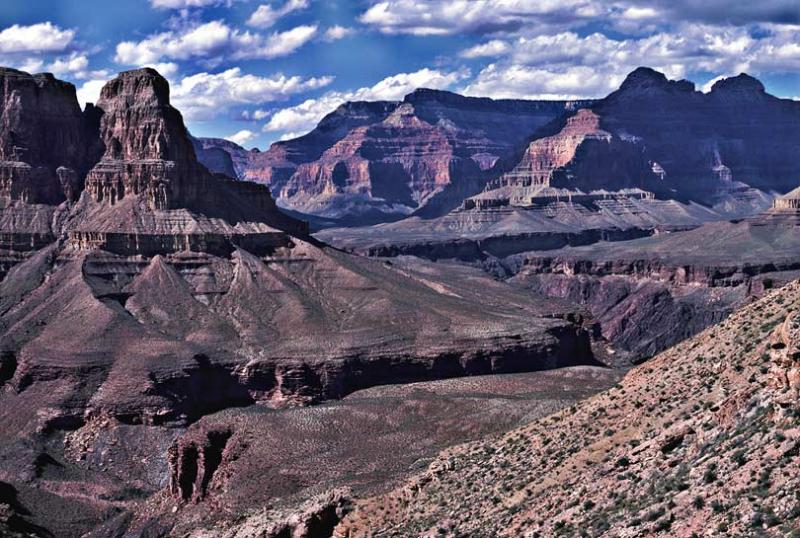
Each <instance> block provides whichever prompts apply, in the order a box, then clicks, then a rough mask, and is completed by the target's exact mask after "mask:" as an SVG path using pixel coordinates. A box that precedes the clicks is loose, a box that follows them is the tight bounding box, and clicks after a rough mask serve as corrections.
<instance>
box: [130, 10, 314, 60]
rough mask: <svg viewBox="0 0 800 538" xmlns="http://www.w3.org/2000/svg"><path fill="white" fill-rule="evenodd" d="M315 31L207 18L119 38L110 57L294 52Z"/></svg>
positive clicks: (262, 55)
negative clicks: (254, 27)
mask: <svg viewBox="0 0 800 538" xmlns="http://www.w3.org/2000/svg"><path fill="white" fill-rule="evenodd" d="M316 32H317V26H316V25H303V26H297V27H295V28H292V29H290V30H287V31H285V32H273V33H272V34H270V35H266V36H265V35H261V34H256V33H252V32H249V31H241V30H239V29H236V28H232V27H231V26H229V25H228V24H226V23H225V22H224V21H221V20H218V21H210V22H206V23H203V24H198V25H193V26H190V27H187V28H183V29H181V30H170V31H166V32H161V33H158V34H154V35H151V36H149V37H147V38H145V39H143V40H141V41H138V42H136V41H123V42H121V43H119V44H118V45H117V48H116V55H115V57H114V60H115V61H116V62H118V63H121V64H127V65H144V64H147V63H154V62H159V61H163V60H164V59H169V60H189V59H213V60H217V61H221V60H223V59H225V58H230V59H233V60H243V59H251V58H262V59H265V58H276V57H278V56H285V55H287V54H290V53H292V52H294V51H295V50H297V49H298V48H300V47H301V46H303V45H304V44H305V43H307V42H308V41H310V40H311V38H313V37H314V35H315V34H316Z"/></svg>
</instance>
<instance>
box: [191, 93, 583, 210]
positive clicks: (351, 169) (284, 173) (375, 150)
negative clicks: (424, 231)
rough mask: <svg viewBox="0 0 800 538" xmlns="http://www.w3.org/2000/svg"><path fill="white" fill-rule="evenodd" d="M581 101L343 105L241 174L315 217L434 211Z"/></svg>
mask: <svg viewBox="0 0 800 538" xmlns="http://www.w3.org/2000/svg"><path fill="white" fill-rule="evenodd" d="M586 104H589V102H588V101H586V102H556V101H553V102H536V101H514V100H499V101H493V100H491V99H481V98H470V97H462V96H460V95H457V94H453V93H450V92H443V91H436V90H426V89H421V90H417V91H415V92H413V93H411V94H409V95H407V96H406V97H405V99H404V100H403V101H402V102H399V103H390V102H377V103H363V102H356V103H346V104H344V105H342V106H340V107H339V108H338V109H337V110H336V111H334V112H332V113H331V114H329V115H328V116H326V117H325V118H324V119H323V120H322V121H321V122H320V124H319V125H318V126H317V128H316V129H314V130H313V131H311V132H310V133H309V134H307V135H305V136H303V137H300V138H297V139H294V140H290V141H286V142H277V143H275V144H273V146H272V147H271V148H270V149H269V151H266V152H264V153H258V152H247V157H246V159H247V160H248V162H249V164H248V165H247V168H246V170H245V172H244V173H243V174H240V177H244V178H246V179H250V180H255V181H260V182H263V183H267V184H269V185H270V187H271V189H272V192H273V194H274V195H275V196H277V197H278V198H279V200H280V201H281V203H282V204H283V205H285V206H286V207H289V208H292V209H296V210H299V211H302V212H305V213H310V214H314V215H321V216H327V217H334V218H345V220H349V221H356V222H357V221H362V222H363V221H364V220H365V219H366V220H370V219H383V220H385V219H387V218H391V216H392V215H398V216H402V215H404V214H408V213H411V212H413V211H418V210H422V211H425V212H427V213H429V214H441V213H444V212H446V211H447V210H449V209H451V208H453V207H456V206H457V205H458V204H460V203H461V200H462V199H463V198H464V197H465V196H468V195H470V194H474V193H476V192H478V191H480V189H481V188H482V187H483V184H484V182H485V180H486V179H487V178H488V177H489V172H488V171H489V170H490V169H491V168H492V166H493V165H494V164H495V163H496V162H497V161H498V159H501V158H505V157H507V156H508V155H510V154H511V153H512V152H513V151H514V150H515V148H516V146H517V145H518V144H520V143H521V142H522V141H523V140H524V139H525V138H526V137H527V136H528V135H529V134H530V133H532V132H533V131H535V130H536V129H537V128H539V127H540V126H542V125H544V124H546V123H548V122H550V121H552V120H553V119H555V118H557V117H559V116H561V115H563V114H564V113H565V112H567V111H569V110H573V109H574V108H575V107H578V106H581V105H586ZM203 144H206V145H211V144H213V143H212V142H210V141H204V142H203ZM232 154H233V155H241V154H242V152H239V151H233V152H232ZM423 208H425V209H423ZM370 215H371V216H370ZM381 215H383V216H382V217H381ZM359 216H361V218H360V219H359Z"/></svg>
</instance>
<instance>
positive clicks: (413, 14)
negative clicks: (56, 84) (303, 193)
mask: <svg viewBox="0 0 800 538" xmlns="http://www.w3.org/2000/svg"><path fill="white" fill-rule="evenodd" d="M0 65H3V66H8V67H15V68H17V69H22V70H25V71H29V72H43V71H47V72H52V73H54V74H55V75H56V76H57V77H59V78H61V79H64V80H68V81H70V82H72V83H74V84H75V86H76V87H77V89H78V98H79V100H80V101H81V104H83V103H85V102H94V101H96V99H97V97H98V95H99V93H100V89H101V88H102V86H103V84H104V83H105V82H106V81H108V80H109V79H111V78H113V76H114V75H115V74H116V73H117V72H119V71H124V70H127V69H133V68H137V67H144V66H149V67H154V68H155V69H157V70H158V71H159V72H160V73H161V74H162V75H164V76H165V77H166V78H167V79H168V80H169V81H170V86H171V95H172V102H173V105H175V106H176V107H177V108H179V109H180V110H181V112H182V113H183V115H184V119H185V120H186V123H187V126H188V127H189V130H190V131H191V132H192V133H193V134H195V135H196V136H215V137H220V138H227V139H229V140H233V141H234V142H237V143H239V144H241V145H243V146H245V147H247V148H253V147H259V148H261V149H265V148H266V147H268V146H269V144H270V143H271V142H273V141H275V140H279V139H286V138H291V137H294V136H298V135H300V134H303V133H305V132H308V131H309V130H311V129H312V128H313V127H314V125H316V123H317V122H318V121H319V120H320V119H321V118H322V117H323V116H324V115H325V114H327V113H328V112H330V111H332V110H333V109H335V108H336V107H337V106H338V105H339V104H341V103H343V102H345V101H349V100H400V99H402V98H403V96H404V95H405V94H407V93H409V92H411V91H413V90H414V89H416V88H418V87H427V88H437V89H447V90H451V91H456V92H459V93H462V94H466V95H475V96H487V97H493V98H524V99H571V98H585V97H602V96H604V95H606V94H608V93H609V92H611V91H613V90H614V89H616V88H617V87H618V86H619V84H620V83H621V82H622V80H623V79H624V78H625V75H626V74H627V73H629V72H630V71H632V70H633V69H635V68H636V67H638V66H642V65H644V66H648V67H652V68H654V69H657V70H659V71H662V72H664V73H665V74H666V75H667V76H668V77H669V78H673V79H679V78H686V79H689V80H691V81H692V82H694V83H695V84H696V85H697V87H698V89H699V90H702V91H708V89H709V88H710V85H711V84H713V82H714V81H716V80H717V79H718V78H720V77H724V76H730V75H736V74H738V73H740V72H746V73H749V74H751V75H753V76H756V77H758V78H759V79H760V80H761V81H762V82H763V83H764V84H765V86H766V87H767V91H769V92H770V93H773V94H775V95H778V96H780V97H787V98H794V99H800V1H798V0H758V1H753V0H750V1H743V0H649V1H644V0H605V1H603V0H428V1H412V0H388V1H367V0H272V1H264V0H4V1H3V4H2V7H0Z"/></svg>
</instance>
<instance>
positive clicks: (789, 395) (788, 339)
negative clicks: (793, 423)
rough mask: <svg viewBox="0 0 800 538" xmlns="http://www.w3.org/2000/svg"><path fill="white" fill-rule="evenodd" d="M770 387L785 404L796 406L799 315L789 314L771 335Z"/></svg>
mask: <svg viewBox="0 0 800 538" xmlns="http://www.w3.org/2000/svg"><path fill="white" fill-rule="evenodd" d="M770 349H771V351H770V353H771V355H772V362H773V364H772V367H771V369H770V373H771V375H772V379H771V385H772V386H773V387H775V388H776V389H778V390H780V391H784V392H785V394H784V395H783V396H782V399H783V401H785V402H786V403H789V404H792V405H796V404H797V403H798V397H799V396H800V315H799V314H797V313H793V314H790V315H788V316H787V317H786V320H785V321H784V322H783V323H781V324H780V325H779V326H778V328H777V329H775V331H774V332H773V333H772V337H771V338H770Z"/></svg>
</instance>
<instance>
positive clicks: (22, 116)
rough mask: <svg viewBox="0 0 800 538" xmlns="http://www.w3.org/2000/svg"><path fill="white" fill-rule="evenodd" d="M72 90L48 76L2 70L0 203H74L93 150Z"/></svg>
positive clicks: (86, 117) (88, 126)
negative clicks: (12, 201) (14, 201)
mask: <svg viewBox="0 0 800 538" xmlns="http://www.w3.org/2000/svg"><path fill="white" fill-rule="evenodd" d="M90 116H91V114H90V113H89V112H87V114H86V115H84V114H83V113H82V112H81V110H80V108H79V107H78V102H77V98H76V96H75V87H74V86H73V85H72V84H69V83H67V82H62V81H60V80H56V79H55V78H54V77H53V76H52V75H50V74H48V73H44V74H39V75H29V74H28V73H24V72H22V71H16V70H14V69H8V68H2V69H0V200H5V202H6V203H9V202H10V201H11V200H20V201H23V202H27V203H30V204H51V205H53V204H58V203H60V202H62V201H64V200H67V199H69V200H74V199H75V198H74V197H75V196H76V195H77V194H78V193H79V192H80V190H81V188H82V185H81V184H78V183H77V181H78V178H79V177H80V178H82V177H83V174H85V173H86V169H87V167H88V166H91V164H90V159H91V157H92V156H91V153H92V151H93V149H94V148H93V147H92V144H91V138H90V137H91V133H90V131H91V119H90Z"/></svg>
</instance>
